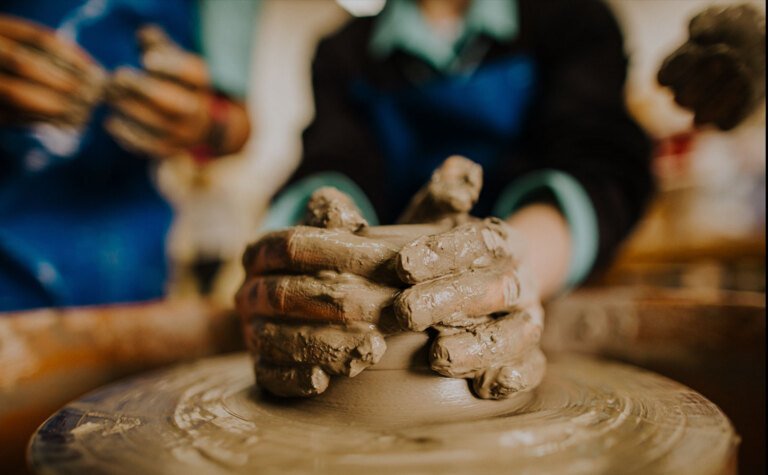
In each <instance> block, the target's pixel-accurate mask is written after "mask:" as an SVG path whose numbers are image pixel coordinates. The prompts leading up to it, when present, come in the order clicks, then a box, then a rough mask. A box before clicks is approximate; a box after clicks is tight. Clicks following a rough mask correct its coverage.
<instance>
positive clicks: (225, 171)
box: [0, 0, 766, 473]
mask: <svg viewBox="0 0 768 475" xmlns="http://www.w3.org/2000/svg"><path fill="white" fill-rule="evenodd" d="M607 3H608V4H609V5H610V6H611V7H612V8H613V10H614V12H615V14H616V16H617V18H618V19H619V21H620V23H621V26H622V27H623V29H624V35H625V47H626V50H627V52H628V54H629V57H630V70H629V71H630V72H629V80H628V87H627V102H628V104H629V107H630V110H631V112H632V113H633V114H634V115H635V117H636V118H637V120H638V121H639V122H640V123H641V124H642V125H643V126H644V127H645V128H646V130H647V131H648V132H649V133H650V134H651V135H652V137H653V139H654V142H655V153H654V159H653V170H654V174H655V178H656V181H657V186H658V192H657V195H656V197H655V198H654V200H653V203H652V205H651V207H650V208H649V210H648V212H647V214H646V216H645V217H644V219H643V220H642V222H641V223H640V224H639V225H638V226H637V228H636V229H635V231H634V233H633V234H632V236H631V238H630V239H629V240H628V241H627V243H626V244H625V246H624V247H623V249H622V251H621V253H620V255H619V257H618V258H617V260H616V262H615V263H614V264H613V266H612V267H611V268H610V269H609V270H608V271H607V272H605V273H603V274H601V275H599V276H597V277H596V278H594V279H593V280H592V281H590V282H588V283H587V285H586V286H584V287H583V288H581V289H579V290H578V291H575V292H573V293H571V294H569V295H566V296H563V297H561V298H560V299H558V300H557V301H555V302H552V303H551V304H550V305H549V307H548V311H547V327H546V330H545V337H544V342H545V349H546V350H548V351H550V352H555V351H578V352H581V353H587V354H593V355H599V356H602V357H606V358H612V359H616V360H620V361H625V362H630V363H633V364H636V365H640V366H642V367H645V368H648V369H651V370H654V371H657V372H659V373H661V374H664V375H666V376H669V377H670V378H672V379H675V380H677V381H679V382H682V383H683V384H686V385H688V386H690V387H692V388H693V389H696V390H698V391H699V392H701V393H702V394H704V396H706V397H708V398H709V399H711V400H712V401H713V402H715V403H716V404H718V405H719V406H720V407H721V408H722V409H723V410H724V412H725V413H726V414H727V415H728V416H729V417H730V418H731V420H732V421H733V423H734V425H735V426H736V430H737V432H738V433H739V434H740V435H741V437H742V441H741V447H740V461H739V467H740V472H741V473H764V470H765V460H764V459H765V457H764V444H765V409H764V402H765V156H766V154H765V140H766V137H765V105H764V103H763V105H762V106H760V108H759V109H758V110H757V111H756V112H754V113H753V114H752V115H751V116H750V117H749V118H748V119H747V120H745V121H744V122H742V123H741V124H740V125H739V126H738V127H736V128H734V129H732V130H729V131H719V130H716V129H711V130H710V129H707V130H703V131H699V132H697V133H696V134H692V133H691V131H692V128H691V122H692V114H691V113H690V112H688V111H686V110H684V109H682V108H680V107H679V106H678V105H676V104H675V102H674V101H673V99H672V95H671V93H670V92H669V90H667V89H666V88H663V87H661V86H660V85H659V84H658V82H657V80H656V76H657V73H658V70H659V67H660V65H661V63H662V61H663V60H664V58H665V57H666V56H667V55H668V54H670V53H671V52H672V51H673V50H675V49H676V48H677V47H678V46H679V45H680V44H682V43H683V42H685V41H686V39H687V34H688V32H687V24H688V22H689V20H690V18H691V17H692V16H694V15H695V14H696V13H698V12H700V11H701V10H703V9H705V8H706V7H708V6H710V5H712V4H734V3H750V4H753V5H754V6H756V7H757V8H759V9H760V10H761V11H763V12H764V11H765V5H764V3H763V2H759V1H754V2H744V1H740V2H731V1H712V0H611V1H608V2H607ZM383 4H384V2H383V1H381V0H344V1H342V0H261V5H260V11H259V15H258V22H257V23H256V24H254V28H253V35H254V50H253V58H252V65H251V69H252V76H251V77H252V80H251V84H250V90H249V94H248V106H249V108H250V109H249V110H250V114H251V120H252V124H253V133H252V136H251V137H252V138H251V140H250V141H249V142H248V144H247V145H246V147H245V149H244V150H243V152H241V153H240V154H238V155H236V156H233V157H230V159H228V160H218V161H215V162H211V163H208V164H206V165H205V167H199V166H197V165H196V164H194V163H193V162H191V161H181V160H179V161H165V162H163V163H162V164H161V165H160V167H159V168H158V170H157V174H156V180H157V183H158V184H159V186H160V189H161V190H162V192H163V193H164V194H165V195H166V196H167V197H168V198H169V200H170V201H171V202H172V204H173V207H174V208H175V210H176V217H175V221H174V223H173V226H172V230H171V234H170V238H169V242H168V246H169V250H170V251H169V252H170V255H171V257H172V264H173V266H172V281H171V283H170V293H169V298H168V299H167V301H163V302H156V303H151V304H143V305H132V306H131V305H129V306H113V307H105V308H82V309H73V310H65V311H59V310H38V311H30V312H22V313H19V314H4V315H3V314H0V467H11V470H16V471H19V473H22V472H21V471H22V470H23V468H22V467H23V462H22V461H23V454H24V446H25V444H26V441H27V440H28V437H29V436H30V435H31V433H32V431H33V430H34V429H35V428H36V427H37V425H39V424H40V423H41V422H42V421H43V420H44V418H45V417H47V415H49V414H50V413H52V412H53V411H54V410H55V409H57V408H58V407H59V406H61V405H62V404H64V403H65V402H67V401H69V400H71V399H72V398H74V397H77V396H78V395H80V394H82V393H84V392H86V391H88V390H90V389H93V388H95V387H97V386H98V385H101V384H104V383H106V382H108V381H111V380H114V379H116V378H118V377H121V376H124V375H126V374H130V373H134V372H137V371H141V370H146V369H148V368H155V367H159V366H161V365H166V364H170V363H173V362H177V361H181V360H186V359H190V358H195V357H199V356H203V355H209V354H215V353H221V352H226V351H236V350H239V349H241V348H242V344H241V340H240V336H239V334H238V329H237V323H236V321H235V319H234V316H233V315H232V312H231V309H232V306H233V295H234V293H235V291H236V289H237V287H238V286H239V284H240V282H241V280H242V278H243V273H242V270H241V268H240V256H241V254H242V251H243V249H244V246H245V245H246V244H247V243H248V242H249V241H251V240H253V239H254V237H255V236H256V235H257V232H258V226H259V223H260V220H261V219H262V218H263V216H264V214H265V210H266V209H267V205H268V203H269V200H270V198H271V197H272V195H273V194H274V192H275V191H277V189H278V188H279V187H280V186H281V184H282V183H283V182H285V181H286V180H287V179H288V177H289V175H290V174H291V172H292V171H293V170H294V169H295V167H296V166H297V165H298V160H299V157H300V151H301V150H300V148H301V143H300V137H301V131H302V130H303V129H304V127H306V125H307V124H308V122H309V121H310V120H311V118H312V115H313V110H312V93H311V85H310V61H311V58H312V55H313V53H314V48H315V46H316V43H317V41H318V40H319V38H320V37H321V36H323V35H326V34H328V33H330V32H332V31H334V30H335V29H336V28H338V27H339V26H340V25H342V24H343V23H344V22H345V21H346V20H348V19H349V18H350V16H351V15H358V16H365V15H372V14H375V13H377V12H378V11H379V10H380V9H381V8H382V7H383ZM0 471H4V470H0ZM4 472H5V471H4ZM6 473H7V472H6ZM11 473H13V472H11Z"/></svg>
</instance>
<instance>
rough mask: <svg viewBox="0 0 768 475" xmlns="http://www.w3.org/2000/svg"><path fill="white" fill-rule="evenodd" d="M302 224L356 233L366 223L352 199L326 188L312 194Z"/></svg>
mask: <svg viewBox="0 0 768 475" xmlns="http://www.w3.org/2000/svg"><path fill="white" fill-rule="evenodd" d="M304 224H306V225H307V226H315V227H318V228H325V229H343V230H346V231H350V232H356V231H359V230H360V229H362V228H363V227H365V226H368V222H367V221H366V220H365V218H363V215H362V213H361V212H360V209H358V207H357V205H355V203H354V201H352V198H350V197H349V196H347V195H346V194H345V193H342V192H341V191H339V190H337V189H336V188H333V187H330V186H326V187H323V188H319V189H318V190H317V191H315V192H314V193H312V196H311V197H310V198H309V203H307V212H306V215H305V217H304Z"/></svg>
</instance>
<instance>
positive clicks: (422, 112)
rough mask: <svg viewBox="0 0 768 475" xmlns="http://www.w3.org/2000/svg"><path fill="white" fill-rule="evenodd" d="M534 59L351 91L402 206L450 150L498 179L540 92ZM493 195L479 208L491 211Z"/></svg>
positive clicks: (392, 197) (397, 203)
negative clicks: (403, 86)
mask: <svg viewBox="0 0 768 475" xmlns="http://www.w3.org/2000/svg"><path fill="white" fill-rule="evenodd" d="M535 79H536V71H535V67H534V63H533V60H532V59H531V58H529V57H527V56H523V55H520V56H514V57H511V58H508V59H505V60H503V61H498V62H494V63H490V64H487V65H484V66H481V67H480V68H479V69H477V70H475V71H473V72H471V73H465V74H460V75H453V76H448V77H443V78H439V79H436V80H434V81H429V82H426V83H424V84H421V85H419V86H413V87H408V88H406V89H403V90H397V91H394V92H389V91H380V90H377V89H374V88H373V87H372V86H370V85H368V84H367V83H362V82H358V83H355V84H354V85H353V86H352V96H353V98H354V99H355V100H356V102H358V103H359V104H360V105H361V106H362V108H363V110H364V111H365V113H366V115H367V119H368V120H369V121H370V122H371V123H372V124H373V129H374V132H375V134H376V137H377V141H378V143H379V146H380V149H381V151H382V152H383V154H384V157H385V163H386V170H387V175H388V180H389V181H388V183H392V184H397V186H390V187H387V188H388V189H387V191H388V192H389V193H390V196H389V197H388V199H389V201H390V202H391V203H392V204H393V208H394V209H398V210H402V209H403V208H404V207H405V206H406V205H407V203H408V201H409V200H410V198H411V197H412V196H413V194H414V193H415V192H416V191H417V190H418V189H419V188H420V187H421V186H422V185H423V184H424V183H426V182H427V180H428V179H429V177H430V176H431V174H432V172H433V171H434V169H435V168H436V167H437V166H438V165H440V163H442V162H443V160H445V158H446V157H448V156H449V155H455V154H459V155H464V156H466V157H468V158H470V159H472V160H474V161H475V162H478V163H480V164H481V165H482V166H483V169H484V172H485V176H486V179H488V177H493V176H494V174H495V173H496V172H497V171H498V170H499V168H500V166H501V165H502V160H503V158H504V157H507V156H509V153H510V151H511V150H512V149H513V148H514V147H515V143H516V141H517V140H518V138H519V137H520V134H521V131H522V128H523V126H524V125H525V124H524V122H525V117H526V116H527V113H528V110H529V108H530V105H531V103H532V100H533V97H534V93H535ZM484 201H488V198H487V197H486V196H481V202H480V203H478V207H477V208H476V209H477V210H478V211H480V212H481V213H483V212H488V211H489V210H490V207H491V206H492V203H486V202H484Z"/></svg>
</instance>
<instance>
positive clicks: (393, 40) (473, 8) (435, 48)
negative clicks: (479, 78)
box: [369, 0, 519, 71]
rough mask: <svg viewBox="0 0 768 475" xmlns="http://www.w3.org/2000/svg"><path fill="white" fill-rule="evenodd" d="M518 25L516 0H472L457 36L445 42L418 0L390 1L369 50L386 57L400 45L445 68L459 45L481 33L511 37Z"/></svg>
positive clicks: (378, 20)
mask: <svg viewBox="0 0 768 475" xmlns="http://www.w3.org/2000/svg"><path fill="white" fill-rule="evenodd" d="M518 28H519V25H518V16H517V2H516V0H473V1H472V4H471V5H470V6H469V9H468V11H467V14H466V16H465V18H464V22H463V24H462V26H461V31H460V32H459V34H458V35H457V37H456V39H455V40H454V41H446V40H444V39H442V38H440V37H439V36H438V35H436V34H435V33H434V32H433V31H432V30H431V28H430V27H429V25H427V23H426V21H425V20H424V17H422V15H421V11H420V10H419V7H418V5H417V2H416V0H388V1H387V6H386V7H385V8H384V11H382V12H381V14H379V16H378V17H377V19H376V24H375V25H374V30H373V34H372V36H371V42H370V44H369V50H370V52H371V54H372V55H373V56H374V57H375V58H379V59H383V58H385V57H387V56H389V55H390V54H391V53H392V52H393V51H394V50H395V49H397V48H400V49H403V50H405V51H407V52H408V53H411V54H413V55H416V56H418V57H419V58H421V59H423V60H425V61H426V62H428V63H429V64H431V65H432V66H434V67H435V68H436V69H438V70H440V71H445V70H447V69H449V68H450V67H451V65H452V64H453V63H454V61H455V60H456V59H457V56H458V52H457V45H460V44H463V43H464V42H466V41H467V40H469V39H472V38H474V37H476V36H478V35H481V34H485V35H488V36H490V37H491V38H494V39H496V40H499V41H507V40H511V39H512V38H514V37H515V36H516V35H517V32H518Z"/></svg>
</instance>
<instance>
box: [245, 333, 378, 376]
mask: <svg viewBox="0 0 768 475" xmlns="http://www.w3.org/2000/svg"><path fill="white" fill-rule="evenodd" d="M247 338H248V340H249V346H250V347H251V348H255V349H256V350H257V351H258V354H259V358H260V360H261V361H266V362H268V363H270V364H273V365H297V364H298V365H311V366H319V367H321V368H322V369H323V370H324V371H325V372H327V373H328V374H332V375H344V376H349V377H354V376H356V375H358V374H360V372H361V371H363V370H364V369H365V368H368V367H369V366H372V365H374V364H376V363H378V362H379V360H380V359H381V357H382V356H383V355H384V351H385V350H386V348H387V345H386V343H385V342H384V337H383V336H382V335H381V333H379V331H378V330H377V329H376V327H375V326H374V325H371V324H365V323H358V324H351V325H322V326H320V325H303V324H295V325H294V324H285V323H276V322H272V321H260V320H256V321H254V322H253V323H252V324H251V325H250V326H249V327H248V331H247Z"/></svg>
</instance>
